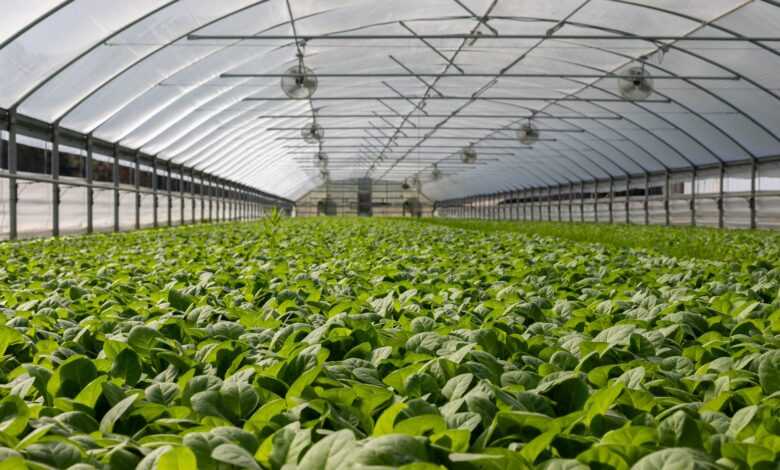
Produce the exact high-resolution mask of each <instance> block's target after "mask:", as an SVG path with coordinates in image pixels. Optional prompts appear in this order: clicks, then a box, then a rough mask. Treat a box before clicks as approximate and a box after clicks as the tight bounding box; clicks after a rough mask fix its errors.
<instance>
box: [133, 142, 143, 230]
mask: <svg viewBox="0 0 780 470" xmlns="http://www.w3.org/2000/svg"><path fill="white" fill-rule="evenodd" d="M134 168H135V171H134V173H135V174H134V175H133V176H134V183H135V229H136V230H140V228H141V157H140V153H139V152H136V153H135V166H134Z"/></svg>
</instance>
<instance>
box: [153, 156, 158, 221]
mask: <svg viewBox="0 0 780 470" xmlns="http://www.w3.org/2000/svg"><path fill="white" fill-rule="evenodd" d="M157 182H158V181H157V157H154V156H153V157H152V210H153V211H154V217H153V218H152V226H154V228H157V227H158V223H159V220H158V219H157V211H158V210H159V208H160V202H159V199H158V197H157Z"/></svg>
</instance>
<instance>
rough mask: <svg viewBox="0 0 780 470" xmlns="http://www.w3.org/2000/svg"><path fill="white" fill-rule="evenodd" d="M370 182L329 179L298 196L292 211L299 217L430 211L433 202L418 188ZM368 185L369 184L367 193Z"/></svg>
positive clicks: (400, 214)
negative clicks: (367, 192)
mask: <svg viewBox="0 0 780 470" xmlns="http://www.w3.org/2000/svg"><path fill="white" fill-rule="evenodd" d="M369 181H370V184H369V185H367V184H366V183H367V182H366V181H361V180H360V179H348V180H341V181H328V182H326V183H324V184H322V185H320V186H318V187H317V188H315V189H314V190H312V191H310V192H309V193H307V194H306V195H304V196H303V197H302V198H300V199H299V200H298V201H297V202H296V205H295V214H296V216H298V217H315V216H318V215H323V216H325V215H327V216H335V215H346V216H357V215H371V216H374V217H412V216H418V215H419V216H430V215H431V214H432V213H433V201H431V200H430V199H428V197H426V196H425V194H423V193H421V192H420V191H419V190H418V189H417V188H414V187H408V188H407V187H405V186H404V185H403V183H400V182H396V181H375V180H369ZM367 186H368V187H370V194H368V195H367V194H366V187H367ZM361 198H362V201H361ZM368 207H370V211H368V210H367V209H368Z"/></svg>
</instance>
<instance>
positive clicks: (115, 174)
mask: <svg viewBox="0 0 780 470" xmlns="http://www.w3.org/2000/svg"><path fill="white" fill-rule="evenodd" d="M112 150H113V152H112V153H113V155H112V156H113V157H114V158H113V162H112V167H111V184H112V185H113V186H114V203H113V206H114V207H113V209H114V232H118V231H119V199H120V198H119V144H114V146H113V149H112Z"/></svg>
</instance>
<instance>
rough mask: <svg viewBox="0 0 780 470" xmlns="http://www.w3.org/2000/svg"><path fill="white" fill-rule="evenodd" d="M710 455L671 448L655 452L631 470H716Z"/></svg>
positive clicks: (692, 450) (691, 450) (716, 467)
mask: <svg viewBox="0 0 780 470" xmlns="http://www.w3.org/2000/svg"><path fill="white" fill-rule="evenodd" d="M718 468H720V467H718V466H717V465H715V463H714V462H713V461H712V459H711V458H710V456H709V455H707V454H705V453H704V452H701V451H698V450H694V449H687V448H671V449H663V450H659V451H657V452H653V453H652V454H650V455H647V456H645V457H643V458H642V459H640V460H639V461H638V462H637V463H636V464H634V466H633V467H631V470H658V469H663V470H716V469H718Z"/></svg>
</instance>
